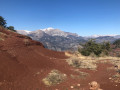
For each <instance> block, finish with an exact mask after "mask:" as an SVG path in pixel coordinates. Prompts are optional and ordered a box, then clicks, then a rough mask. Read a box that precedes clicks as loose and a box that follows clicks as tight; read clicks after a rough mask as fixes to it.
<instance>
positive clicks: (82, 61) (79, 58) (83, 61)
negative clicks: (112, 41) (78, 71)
mask: <svg viewBox="0 0 120 90" xmlns="http://www.w3.org/2000/svg"><path fill="white" fill-rule="evenodd" d="M65 55H66V56H68V57H70V58H69V59H67V60H66V61H67V63H68V64H69V65H71V66H73V67H76V68H85V69H90V70H96V68H97V63H108V62H109V63H111V64H113V65H117V66H120V58H119V57H111V56H103V57H96V56H95V55H94V54H91V56H83V55H81V54H80V53H79V52H75V53H74V54H70V53H68V52H65Z"/></svg>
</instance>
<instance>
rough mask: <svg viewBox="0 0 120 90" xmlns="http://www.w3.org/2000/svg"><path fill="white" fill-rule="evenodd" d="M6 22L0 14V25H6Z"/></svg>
mask: <svg viewBox="0 0 120 90" xmlns="http://www.w3.org/2000/svg"><path fill="white" fill-rule="evenodd" d="M6 24H7V23H6V20H5V19H4V18H3V17H2V16H0V26H3V27H6Z"/></svg>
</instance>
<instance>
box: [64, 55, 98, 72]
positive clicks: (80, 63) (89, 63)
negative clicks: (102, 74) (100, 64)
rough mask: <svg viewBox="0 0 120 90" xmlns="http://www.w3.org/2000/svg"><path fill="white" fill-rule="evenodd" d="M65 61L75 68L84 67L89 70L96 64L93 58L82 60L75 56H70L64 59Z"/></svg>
mask: <svg viewBox="0 0 120 90" xmlns="http://www.w3.org/2000/svg"><path fill="white" fill-rule="evenodd" d="M66 61H67V63H68V64H69V65H71V66H73V67H76V68H85V69H90V70H96V68H97V65H96V61H95V60H88V59H87V60H84V59H80V58H77V57H71V58H69V59H67V60H66Z"/></svg>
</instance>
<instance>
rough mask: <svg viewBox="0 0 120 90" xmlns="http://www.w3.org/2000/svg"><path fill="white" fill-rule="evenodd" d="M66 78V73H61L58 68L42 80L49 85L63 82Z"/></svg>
mask: <svg viewBox="0 0 120 90" xmlns="http://www.w3.org/2000/svg"><path fill="white" fill-rule="evenodd" d="M66 78H67V75H66V74H63V73H61V72H60V71H58V70H52V71H51V72H50V73H49V74H48V76H47V77H46V78H44V79H43V80H42V81H43V83H44V84H45V85H47V86H51V85H56V84H59V83H61V82H63V81H64V80H65V79H66Z"/></svg>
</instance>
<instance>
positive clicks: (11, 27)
mask: <svg viewBox="0 0 120 90" xmlns="http://www.w3.org/2000/svg"><path fill="white" fill-rule="evenodd" d="M7 29H9V30H11V31H13V32H16V30H15V29H14V26H9V27H7Z"/></svg>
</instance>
